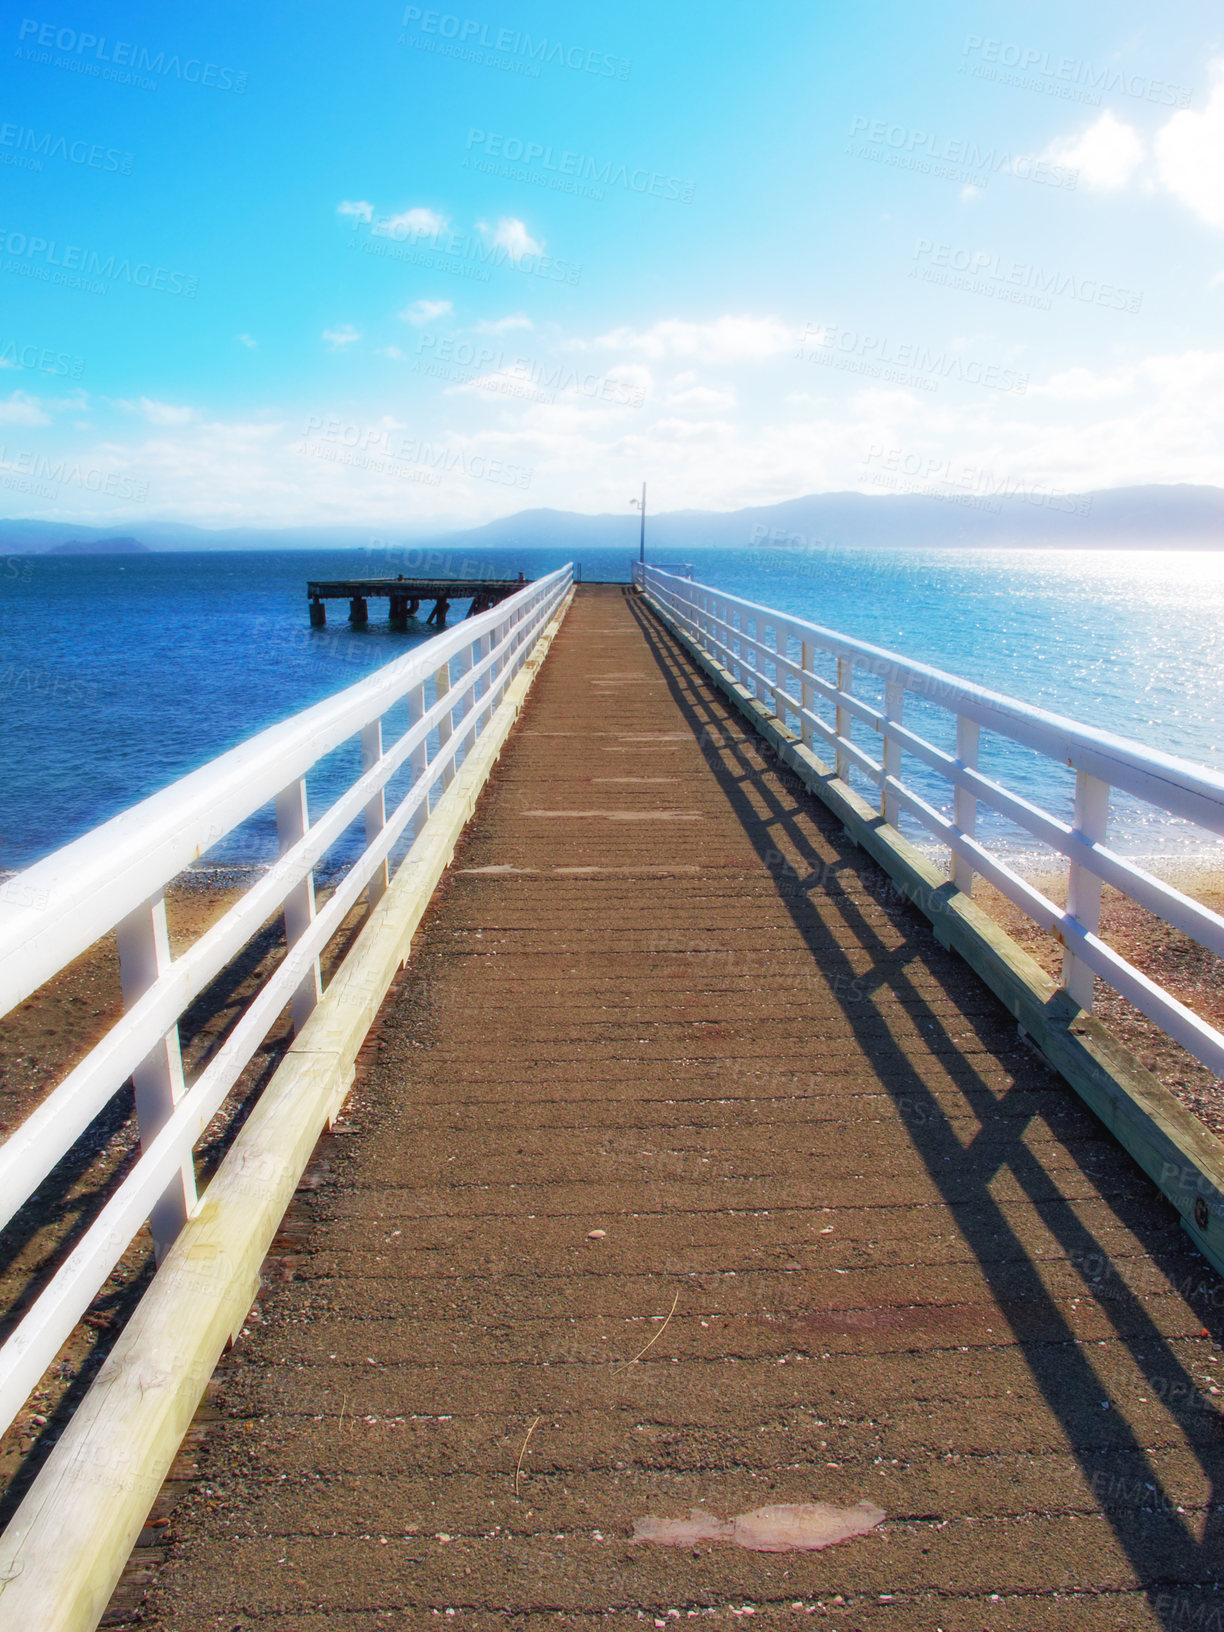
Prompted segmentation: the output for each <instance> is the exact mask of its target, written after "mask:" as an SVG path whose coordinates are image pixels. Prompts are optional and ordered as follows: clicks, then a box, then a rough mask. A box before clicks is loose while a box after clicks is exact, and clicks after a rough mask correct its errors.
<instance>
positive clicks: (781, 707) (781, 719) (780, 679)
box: [774, 623, 790, 725]
mask: <svg viewBox="0 0 1224 1632" xmlns="http://www.w3.org/2000/svg"><path fill="white" fill-rule="evenodd" d="M774 656H775V657H785V656H786V631H785V629H783V627H782V625H781V624H780V623H775V624H774ZM789 696H790V692H789V691H787V689H786V678H785V676H784V675H783V673H782V671H781V669H780V668H779V667H778V665H777V664H776V663H775V664H774V714H775V716H776V717H777V720H778V723H779V724H780V725H785V724H786V699H787V698H788V697H789Z"/></svg>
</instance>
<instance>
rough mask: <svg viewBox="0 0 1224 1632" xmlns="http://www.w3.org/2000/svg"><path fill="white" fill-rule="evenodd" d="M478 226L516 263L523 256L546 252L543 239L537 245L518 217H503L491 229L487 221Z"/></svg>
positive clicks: (491, 241) (490, 240) (478, 223)
mask: <svg viewBox="0 0 1224 1632" xmlns="http://www.w3.org/2000/svg"><path fill="white" fill-rule="evenodd" d="M476 225H477V226H478V227H479V228H480V230H481V232H483V233H484V235H485V237H486V238H487V239H488V240H489V242H490V243H491V244H495V245H497V247H498V248H500V249H504V250H505V251H506V252H507V254H509V255H510V256H511V257H512V258H513V259H514V260H516V261H517V260H518V259H519V258H520V256H523V255H542V254H543V252H544V240H543V239H542V238H541V240H540V241H539V243H537V242H536V240H535V239H534V238H533V237H532V236H531V234H530V233H529V232H528V231H527V228H526V226H525V225H524V224H523V222H522V221H520V220H519V218H518V217H517V216H516V215H503V216H502V218H501V220H500V221H499V222H498V223H497V225H496V226H495V227H491V226H490V225H489V224H488V222H487V221H478V222H477V223H476Z"/></svg>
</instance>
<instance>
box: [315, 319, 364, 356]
mask: <svg viewBox="0 0 1224 1632" xmlns="http://www.w3.org/2000/svg"><path fill="white" fill-rule="evenodd" d="M322 338H323V339H324V340H326V341H327V343H328V345H329V346H330V347H331V348H332V350H333V351H339V350H340V349H341V348H342V347H343V346H351V345H352V344H353V342H354V340H360V339H361V330H360V329H355V328H354V327H353V325H352V324H351V323H346V324H345V325H344V327H343V328H340V329H324V330H323V336H322Z"/></svg>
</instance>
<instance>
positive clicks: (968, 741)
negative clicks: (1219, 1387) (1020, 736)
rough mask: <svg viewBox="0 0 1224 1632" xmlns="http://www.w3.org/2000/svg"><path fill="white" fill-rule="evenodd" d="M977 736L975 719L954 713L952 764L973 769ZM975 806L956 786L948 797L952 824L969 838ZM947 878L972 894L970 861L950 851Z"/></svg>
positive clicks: (972, 797)
mask: <svg viewBox="0 0 1224 1632" xmlns="http://www.w3.org/2000/svg"><path fill="white" fill-rule="evenodd" d="M980 735H981V730H980V727H979V726H978V722H977V721H976V720H970V719H966V717H965V716H964V715H963V714H958V715H957V716H956V763H957V764H958V765H960V766H962V767H963V768H964V769H966V770H970V771H974V770H976V769H977V761H978V738H979V736H980ZM977 807H978V802H977V798H976V796H975V795H974V794H972V793H970V792H969V789H968V788H957V789H956V791H955V792H954V794H953V796H952V825H953V826H954V827H958V828H959V829H960V830H961V832H962V833H964V834H965V835H966V836H967V837H969V838H972V837H973V834H974V830H975V828H976V827H977ZM950 877H951V879H952V882H953V884H955V885H956V888H957V889H958V890H963V891H964V893H965V894H966V895H972V894H973V864H972V862H970V861H969V859H968V858H967V857H966V856H958V855H957V854H956V852H955V851H953V853H952V867H951V871H950Z"/></svg>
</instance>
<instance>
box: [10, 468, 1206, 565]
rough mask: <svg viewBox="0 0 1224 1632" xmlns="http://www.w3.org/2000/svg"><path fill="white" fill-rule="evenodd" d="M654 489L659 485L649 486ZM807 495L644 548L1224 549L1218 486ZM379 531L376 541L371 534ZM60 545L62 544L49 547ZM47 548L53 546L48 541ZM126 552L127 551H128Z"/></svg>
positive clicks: (388, 536) (360, 531)
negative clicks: (793, 544)
mask: <svg viewBox="0 0 1224 1632" xmlns="http://www.w3.org/2000/svg"><path fill="white" fill-rule="evenodd" d="M659 485H661V484H659ZM982 485H983V490H982V491H976V490H975V491H966V492H963V493H962V492H957V493H951V494H934V493H810V494H807V495H806V496H804V497H802V498H798V499H784V500H783V501H782V502H781V503H779V504H762V505H753V506H751V507H749V508H747V509H742V510H668V511H662V512H659V513H658V514H654V513H652V514H651V515H650V516H649V518H648V520H647V527H646V539H647V549H648V552H649V553H653V554H654V556H655V559H656V560H658V559H660V556H661V555H670V556H671V557H672V559H675V558H676V556H675V553H674V552H678V551H688V550H692V549H700V548H701V547H702V546H703V545H704V546H718V547H719V548H722V549H735V548H738V547H743V548H749V547H750V546H752V545H754V544H761V543H766V544H769V543H782V542H786V541H791V540H794V541H796V542H799V543H801V544H802V543H806V544H808V545H833V546H870V545H875V546H879V547H882V548H888V549H904V548H907V547H913V548H923V549H931V548H939V547H947V546H963V547H965V548H982V547H996V548H1002V547H1012V548H1026V547H1034V548H1059V549H1149V550H1151V549H1173V550H1187V549H1191V550H1220V549H1224V488H1219V487H1201V486H1191V485H1190V484H1189V483H1178V484H1173V485H1168V486H1157V485H1148V486H1145V487H1113V488H1104V489H1101V490H1099V491H1097V492H1090V493H1065V494H1064V493H1057V492H1053V491H1049V492H1041V491H1035V492H1031V493H998V494H992V493H990V492H989V491H988V490H986V489H987V488H988V485H989V484H988V483H983V484H982ZM637 529H638V522H637V516H636V514H635V513H634V512H633V511H632V510H629V509H628V507H626V509H625V512H624V513H623V514H620V513H618V514H615V515H584V514H582V513H581V512H579V511H575V510H543V509H541V510H520V511H518V512H516V513H515V514H514V515H510V516H503V517H502V518H501V519H500V520H497V521H490V522H486V523H485V524H484V525H483V526H480V527H469V528H465V529H463V530H455V529H452V530H449V531H448V530H445V529H442V528H438V527H433V528H430V529H429V530H427V531H426V530H424V529H422V527H421V526H420V525H419V524H417V525H414V524H413V523H412V522H410V521H408V522H405V523H404V524H402V525H396V526H392V525H383V526H381V527H379V528H377V529H373V528H371V527H369V526H363V527H357V526H351V527H275V528H271V527H270V528H259V527H230V528H223V529H217V528H204V527H192V526H188V525H187V524H186V523H183V522H150V523H145V522H144V521H142V522H141V523H140V533H141V538H142V539H143V540H144V542H145V546H146V547H147V548H151V549H154V550H319V549H370V548H371V547H372V546H380V547H387V546H392V547H394V546H398V545H404V544H414V545H424V544H427V545H430V546H433V547H436V546H444V547H446V548H448V549H479V548H493V549H500V550H507V549H519V548H522V547H524V546H528V545H532V546H536V547H543V548H547V547H550V546H551V547H553V548H556V549H564V550H567V551H568V550H572V551H573V552H574V553H575V554H576V555H577V556H578V557H579V558H581V553H582V551H583V550H590V549H601V548H604V549H622V548H623V549H625V550H628V551H629V552H630V553H632V554H636V553H637ZM375 533H377V535H378V536H375ZM65 534H68V535H70V538H69V542H68V543H67V544H65V543H60V542H58V541H59V540H62V539H63V538H64V536H65ZM53 540H56V541H57V542H54V543H53V542H52V541H53ZM129 542H134V541H129ZM122 543H123V541H122V540H115V539H114V538H111V537H108V535H107V534H106V531H105V529H103V528H99V527H83V526H65V525H64V524H63V523H62V522H46V521H33V520H30V521H2V520H0V554H18V553H20V554H26V553H30V552H33V553H54V554H61V555H62V554H78V553H81V546H86V547H88V551H89V553H90V554H92V553H94V552H95V551H99V552H101V551H103V550H104V549H105V551H106V552H107V553H110V552H111V551H113V550H114V549H115V548H116V546H117V544H122Z"/></svg>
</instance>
